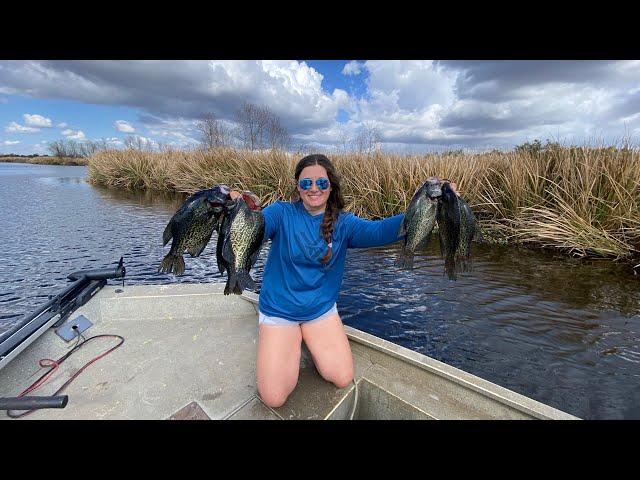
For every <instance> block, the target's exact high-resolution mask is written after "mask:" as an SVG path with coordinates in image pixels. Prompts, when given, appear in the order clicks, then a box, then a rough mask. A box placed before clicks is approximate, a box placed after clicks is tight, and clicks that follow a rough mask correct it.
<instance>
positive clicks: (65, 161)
mask: <svg viewBox="0 0 640 480" xmlns="http://www.w3.org/2000/svg"><path fill="white" fill-rule="evenodd" d="M0 162H7V163H34V164H36V165H75V166H79V165H87V163H88V159H87V158H85V157H74V158H72V157H62V158H60V157H48V156H39V157H30V156H26V157H5V156H0Z"/></svg>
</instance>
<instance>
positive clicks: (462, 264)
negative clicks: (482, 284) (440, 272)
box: [456, 255, 473, 272]
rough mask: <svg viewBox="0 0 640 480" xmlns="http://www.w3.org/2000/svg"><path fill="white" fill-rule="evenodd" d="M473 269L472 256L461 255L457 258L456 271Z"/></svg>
mask: <svg viewBox="0 0 640 480" xmlns="http://www.w3.org/2000/svg"><path fill="white" fill-rule="evenodd" d="M472 270H473V264H472V262H471V257H470V256H468V255H467V256H459V257H457V258H456V271H457V272H471V271H472Z"/></svg>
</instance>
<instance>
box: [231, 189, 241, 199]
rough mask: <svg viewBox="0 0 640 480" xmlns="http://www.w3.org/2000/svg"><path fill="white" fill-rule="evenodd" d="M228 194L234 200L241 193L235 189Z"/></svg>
mask: <svg viewBox="0 0 640 480" xmlns="http://www.w3.org/2000/svg"><path fill="white" fill-rule="evenodd" d="M229 196H230V197H231V200H235V199H236V198H238V197H239V196H241V193H240V192H238V191H237V190H231V192H229Z"/></svg>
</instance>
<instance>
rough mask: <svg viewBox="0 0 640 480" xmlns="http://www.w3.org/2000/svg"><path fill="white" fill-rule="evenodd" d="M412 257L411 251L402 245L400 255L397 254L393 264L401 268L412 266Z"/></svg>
mask: <svg viewBox="0 0 640 480" xmlns="http://www.w3.org/2000/svg"><path fill="white" fill-rule="evenodd" d="M413 259H414V255H413V252H412V251H411V250H409V249H408V248H406V247H402V250H401V251H400V255H398V258H396V261H395V262H394V265H395V266H396V267H398V268H401V269H409V268H413Z"/></svg>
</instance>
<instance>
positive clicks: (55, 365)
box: [7, 335, 124, 418]
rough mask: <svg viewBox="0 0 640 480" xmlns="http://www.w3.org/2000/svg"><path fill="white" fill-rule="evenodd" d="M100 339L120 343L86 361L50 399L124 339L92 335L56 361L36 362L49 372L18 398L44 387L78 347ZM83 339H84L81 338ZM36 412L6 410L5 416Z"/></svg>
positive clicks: (113, 336)
mask: <svg viewBox="0 0 640 480" xmlns="http://www.w3.org/2000/svg"><path fill="white" fill-rule="evenodd" d="M100 337H110V338H118V339H120V342H119V343H118V344H117V345H116V346H115V347H112V348H110V349H109V350H107V351H106V352H104V353H103V354H101V355H98V356H97V357H95V358H94V359H92V360H90V361H88V362H87V363H85V364H84V366H83V367H82V368H81V369H80V370H78V371H77V372H76V373H75V374H74V375H73V376H72V377H71V378H70V379H69V380H67V381H66V382H64V384H63V385H62V386H61V387H60V388H59V389H58V390H57V391H56V392H55V393H54V394H53V395H52V397H55V396H56V395H58V394H59V393H60V392H62V391H63V390H64V389H65V388H67V386H68V385H69V384H70V383H71V382H73V381H74V380H75V379H76V378H77V377H78V375H80V374H81V373H82V372H83V371H84V369H85V368H87V367H88V366H89V365H91V364H92V363H93V362H95V361H97V360H99V359H101V358H102V357H104V356H105V355H107V354H109V353H111V352H113V351H114V350H115V349H116V348H118V347H119V346H120V345H122V344H123V343H124V338H123V337H121V336H120V335H94V336H93V337H89V338H88V339H86V340H85V341H84V342H82V343H79V344H78V345H76V346H75V347H73V348H72V349H71V350H69V351H68V352H67V353H66V354H65V355H63V356H62V357H60V358H59V359H58V360H51V359H49V358H44V359H42V360H40V361H39V362H38V364H39V365H40V366H41V367H43V368H45V367H52V368H51V370H49V371H48V372H46V373H45V374H44V375H42V376H41V377H40V378H39V379H38V380H36V381H35V382H34V383H33V384H32V385H31V386H30V387H28V388H27V389H26V390H25V391H23V392H22V393H21V394H20V395H18V397H23V396H24V395H26V394H27V393H30V392H33V391H34V390H36V389H37V388H40V387H41V386H42V385H44V383H45V382H46V381H47V380H49V378H51V376H52V375H53V373H54V372H55V371H56V370H57V369H58V368H59V367H60V364H61V363H62V362H64V361H65V360H66V359H67V358H69V357H70V356H71V354H73V353H74V352H75V351H76V350H78V349H79V348H80V347H82V346H83V345H85V344H86V343H87V342H89V341H90V340H93V339H95V338H100ZM83 338H84V337H83ZM46 362H51V363H50V364H47V363H46ZM36 410H39V409H37V408H34V409H32V410H28V411H26V412H24V413H20V414H18V415H15V414H12V413H10V410H7V415H9V416H10V417H11V418H22V417H26V416H27V415H29V414H31V413H33V412H35V411H36Z"/></svg>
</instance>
